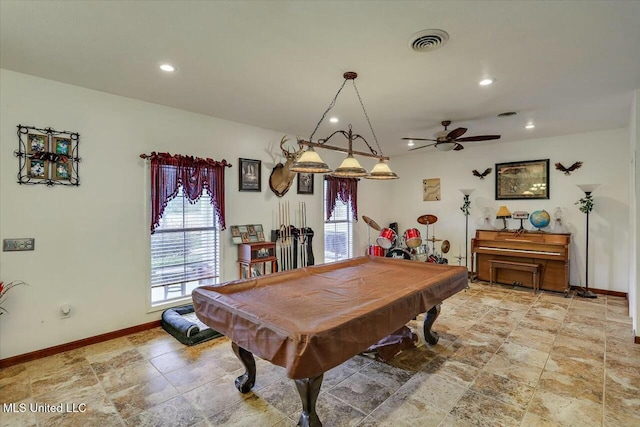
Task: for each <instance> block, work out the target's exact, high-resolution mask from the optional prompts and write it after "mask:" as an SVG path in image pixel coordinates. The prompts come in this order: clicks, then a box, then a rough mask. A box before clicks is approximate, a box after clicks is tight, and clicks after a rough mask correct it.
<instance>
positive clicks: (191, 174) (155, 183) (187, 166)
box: [140, 152, 231, 234]
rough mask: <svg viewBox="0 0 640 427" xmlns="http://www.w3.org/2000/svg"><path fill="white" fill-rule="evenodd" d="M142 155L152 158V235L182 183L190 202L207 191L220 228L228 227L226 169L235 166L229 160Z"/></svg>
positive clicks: (158, 154)
mask: <svg viewBox="0 0 640 427" xmlns="http://www.w3.org/2000/svg"><path fill="white" fill-rule="evenodd" d="M140 157H142V158H148V159H149V160H150V161H151V234H153V233H154V231H155V229H156V228H157V227H158V225H160V218H162V214H163V213H164V208H165V207H166V206H167V203H168V202H169V201H170V200H171V199H173V198H174V197H176V195H177V194H178V190H179V188H180V186H182V187H183V191H184V194H185V196H186V197H187V199H188V200H189V202H190V203H195V202H197V201H198V199H199V198H200V196H202V191H203V190H206V191H207V194H209V197H211V204H212V205H213V208H214V209H215V211H216V214H217V215H218V224H219V225H220V229H221V230H224V229H225V228H227V226H226V222H225V218H224V168H225V167H231V165H230V164H229V163H227V161H226V160H222V161H221V162H219V161H216V160H213V159H209V158H207V159H202V158H200V157H192V156H182V155H180V154H175V155H171V154H169V153H156V152H152V153H151V155H149V156H147V155H144V154H143V155H141V156H140Z"/></svg>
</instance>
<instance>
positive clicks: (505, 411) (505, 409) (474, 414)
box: [451, 390, 524, 426]
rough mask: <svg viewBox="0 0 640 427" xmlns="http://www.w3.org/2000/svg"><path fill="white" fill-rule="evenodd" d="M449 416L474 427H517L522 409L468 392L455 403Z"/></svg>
mask: <svg viewBox="0 0 640 427" xmlns="http://www.w3.org/2000/svg"><path fill="white" fill-rule="evenodd" d="M451 415H453V416H454V417H456V418H459V419H461V420H464V421H467V422H470V423H472V424H474V425H483V426H485V425H486V426H519V425H520V421H521V420H522V417H523V416H524V409H520V408H517V407H515V406H512V405H509V404H506V403H503V402H499V401H497V400H494V399H492V398H490V397H486V396H484V395H482V394H479V393H476V392H475V391H471V390H469V391H467V392H466V393H465V394H464V395H463V396H462V397H461V398H460V400H459V401H458V402H457V403H456V405H455V407H454V408H453V409H452V410H451Z"/></svg>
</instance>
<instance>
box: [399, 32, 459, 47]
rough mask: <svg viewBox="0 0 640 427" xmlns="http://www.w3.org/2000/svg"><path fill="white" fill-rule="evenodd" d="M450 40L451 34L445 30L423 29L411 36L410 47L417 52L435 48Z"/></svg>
mask: <svg viewBox="0 0 640 427" xmlns="http://www.w3.org/2000/svg"><path fill="white" fill-rule="evenodd" d="M447 40H449V34H447V32H446V31H444V30H422V31H418V32H417V33H415V34H413V35H412V36H411V38H409V47H410V48H411V49H413V50H415V51H416V52H427V51H430V50H435V49H437V48H439V47H440V46H442V45H444V44H445V43H446V42H447Z"/></svg>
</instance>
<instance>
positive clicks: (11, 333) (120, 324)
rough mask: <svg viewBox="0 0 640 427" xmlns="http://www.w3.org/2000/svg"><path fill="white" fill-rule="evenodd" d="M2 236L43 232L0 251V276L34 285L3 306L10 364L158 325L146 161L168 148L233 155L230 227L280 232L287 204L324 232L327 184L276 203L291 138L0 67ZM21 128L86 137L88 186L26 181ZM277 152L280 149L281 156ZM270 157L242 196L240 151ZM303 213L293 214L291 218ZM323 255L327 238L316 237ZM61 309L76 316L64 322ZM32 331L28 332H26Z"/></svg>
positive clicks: (0, 347)
mask: <svg viewBox="0 0 640 427" xmlns="http://www.w3.org/2000/svg"><path fill="white" fill-rule="evenodd" d="M0 87H1V91H0V105H1V116H0V169H1V170H0V207H1V208H2V209H1V218H0V238H2V239H6V238H16V237H34V238H35V239H36V243H35V250H34V251H32V252H0V278H1V280H3V281H11V280H17V279H20V280H24V281H25V282H27V283H29V286H28V287H18V288H14V289H13V290H12V291H11V293H10V296H9V299H8V301H6V303H4V304H3V306H4V307H5V308H7V309H8V310H9V312H10V313H9V314H8V315H3V316H2V317H1V318H0V359H3V358H6V357H10V356H14V355H17V354H24V353H27V352H30V351H35V350H38V349H43V348H47V347H50V346H54V345H59V344H63V343H67V342H71V341H75V340H78V339H82V338H86V337H91V336H95V335H99V334H102V333H106V332H111V331H114V330H118V329H122V328H126V327H130V326H134V325H138V324H142V323H146V322H150V321H153V320H156V319H159V318H160V312H157V311H156V312H151V313H149V312H147V307H148V306H147V299H148V288H147V286H148V283H149V232H148V229H149V214H148V212H149V206H148V199H149V189H148V188H149V187H148V168H147V166H146V164H145V161H143V160H142V159H140V158H139V157H138V156H139V154H141V153H150V152H151V151H169V152H171V153H180V154H189V155H195V156H202V157H212V158H214V159H218V160H221V159H223V158H224V159H227V160H228V161H229V162H231V163H232V164H233V166H234V167H232V168H230V169H227V172H226V218H227V225H232V224H248V223H251V224H253V223H261V224H263V225H264V227H265V230H270V229H271V228H273V227H275V225H276V224H275V214H276V212H277V211H278V202H279V201H280V200H288V201H289V204H290V207H291V210H292V211H293V209H294V208H297V206H298V204H299V202H300V201H304V202H306V204H307V211H308V213H309V218H308V225H309V226H310V227H312V228H313V229H314V230H315V231H316V235H320V236H321V233H320V230H322V217H321V211H322V182H321V178H322V177H321V176H316V177H315V193H314V195H297V194H296V187H295V184H296V183H295V181H294V185H293V186H292V188H291V189H290V190H289V192H288V193H287V194H286V195H285V196H284V197H283V198H282V199H278V198H277V197H276V196H275V195H274V194H273V192H271V190H270V189H269V184H268V178H269V174H270V173H271V168H272V167H273V165H274V163H275V162H278V161H281V160H282V157H280V156H279V153H280V151H279V147H278V143H279V141H280V139H281V138H282V136H283V134H282V133H278V132H274V131H269V130H265V129H259V128H255V127H251V126H247V125H243V124H239V123H233V122H229V121H224V120H220V119H216V118H211V117H207V116H202V115H198V114H193V113H188V112H185V111H180V110H176V109H172V108H168V107H163V106H159V105H154V104H149V103H145V102H140V101H136V100H132V99H128V98H123V97H118V96H113V95H108V94H105V93H101V92H97V91H92V90H87V89H83V88H79V87H75V86H70V85H66V84H61V83H57V82H53V81H50V80H44V79H40V78H35V77H32V76H27V75H24V74H18V73H14V72H11V71H7V70H2V71H1V73H0ZM18 124H22V125H27V126H36V127H40V128H44V127H48V126H51V127H52V128H54V129H58V130H69V131H75V132H78V133H79V134H80V147H79V148H80V156H81V157H82V162H81V164H80V183H81V184H80V186H79V187H62V186H58V187H55V188H49V187H46V186H44V185H18V184H17V182H16V181H17V179H16V176H17V173H18V159H17V158H16V157H15V156H14V155H13V152H14V151H15V150H16V149H17V148H18V140H17V136H16V126H17V125H18ZM271 153H276V156H275V157H272V154H271ZM239 157H244V158H252V159H260V160H262V192H260V193H250V192H238V158H239ZM291 215H292V218H294V212H292V213H291ZM221 240H222V243H223V245H222V253H223V260H224V261H223V266H222V272H223V280H224V281H227V280H232V279H236V278H237V274H238V271H237V270H238V269H237V264H236V259H237V249H236V247H235V245H233V244H232V243H231V237H230V235H229V231H228V230H227V231H225V232H223V233H222V239H221ZM314 253H315V254H316V257H317V258H318V262H322V238H321V237H320V238H319V239H318V238H316V239H315V241H314ZM62 304H71V305H72V307H73V309H72V316H71V317H70V318H69V319H65V320H61V319H60V318H59V308H60V306H61V305H62ZM25 334H27V335H28V338H25Z"/></svg>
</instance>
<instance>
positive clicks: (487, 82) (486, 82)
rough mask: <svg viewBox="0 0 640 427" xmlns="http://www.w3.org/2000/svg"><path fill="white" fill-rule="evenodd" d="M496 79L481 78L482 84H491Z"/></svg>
mask: <svg viewBox="0 0 640 427" xmlns="http://www.w3.org/2000/svg"><path fill="white" fill-rule="evenodd" d="M495 81H496V79H483V80H480V86H489V85H490V84H491V83H493V82H495Z"/></svg>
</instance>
